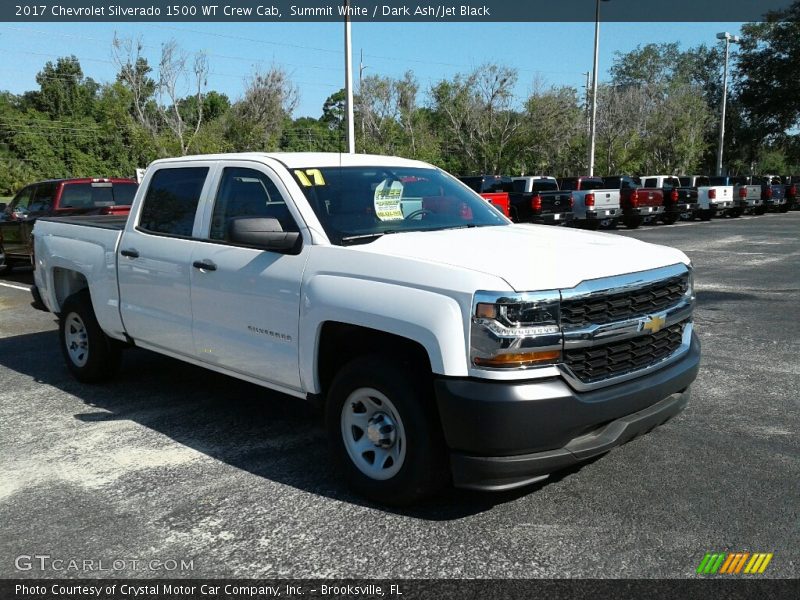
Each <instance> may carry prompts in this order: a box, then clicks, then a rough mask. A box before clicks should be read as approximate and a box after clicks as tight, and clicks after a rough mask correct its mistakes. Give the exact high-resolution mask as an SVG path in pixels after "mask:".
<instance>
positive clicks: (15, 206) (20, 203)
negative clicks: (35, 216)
mask: <svg viewBox="0 0 800 600" xmlns="http://www.w3.org/2000/svg"><path fill="white" fill-rule="evenodd" d="M34 189H36V186H33V185H32V186H30V187H26V188H25V189H23V190H22V191H21V192H20V193H19V194H17V196H16V198H14V199H13V200H12V201H11V204H9V205H8V208H7V209H6V213H7V215H8V216H9V217H10V218H12V219H15V218H20V217H24V216H25V215H27V214H28V205H30V203H31V198H32V197H33V191H34Z"/></svg>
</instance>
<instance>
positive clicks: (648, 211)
mask: <svg viewBox="0 0 800 600" xmlns="http://www.w3.org/2000/svg"><path fill="white" fill-rule="evenodd" d="M622 212H623V213H624V214H625V215H626V216H628V215H639V216H640V217H651V216H655V215H660V214H661V213H663V212H664V207H663V206H637V207H636V208H626V209H625V210H623V211H622Z"/></svg>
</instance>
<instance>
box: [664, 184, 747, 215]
mask: <svg viewBox="0 0 800 600" xmlns="http://www.w3.org/2000/svg"><path fill="white" fill-rule="evenodd" d="M679 179H680V182H681V185H682V186H684V187H689V188H695V189H696V190H697V209H696V210H695V214H694V216H696V217H700V220H701V221H710V220H711V217H714V216H718V217H721V216H723V215H730V216H731V217H738V216H739V215H741V214H742V210H741V207H740V205H739V203H740V201H741V199H740V198H739V196H735V194H734V192H735V190H734V187H733V185H728V184H727V183H724V182H725V181H727V180H725V179H717V180H716V181H715V182H714V183H712V181H711V178H709V177H706V176H705V175H687V176H683V177H680V178H679Z"/></svg>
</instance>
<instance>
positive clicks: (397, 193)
mask: <svg viewBox="0 0 800 600" xmlns="http://www.w3.org/2000/svg"><path fill="white" fill-rule="evenodd" d="M293 175H294V177H295V179H296V180H297V183H298V184H300V187H301V189H302V190H303V192H304V193H305V195H306V198H307V199H308V202H309V204H310V205H311V207H312V208H313V209H314V212H315V213H316V214H317V217H318V218H319V220H320V222H321V223H322V227H323V228H324V229H325V233H326V234H328V238H330V240H331V242H332V243H334V244H337V245H347V244H353V243H366V242H370V241H372V240H374V239H376V238H378V237H380V236H382V235H386V234H389V233H403V232H409V231H436V230H441V229H456V228H462V227H484V226H490V225H507V224H508V223H509V222H508V221H507V220H506V219H505V218H504V217H503V216H502V215H501V214H500V213H499V212H498V211H497V210H496V209H494V208H492V206H491V205H490V204H489V203H488V202H486V200H484V199H483V198H481V197H480V196H478V195H477V194H475V193H474V192H471V191H470V190H468V189H467V188H465V187H464V186H463V185H461V184H460V183H459V182H458V181H457V180H456V179H455V178H453V177H451V176H450V175H447V174H446V173H444V172H442V171H439V170H437V169H425V168H408V167H329V168H323V169H295V170H294V171H293Z"/></svg>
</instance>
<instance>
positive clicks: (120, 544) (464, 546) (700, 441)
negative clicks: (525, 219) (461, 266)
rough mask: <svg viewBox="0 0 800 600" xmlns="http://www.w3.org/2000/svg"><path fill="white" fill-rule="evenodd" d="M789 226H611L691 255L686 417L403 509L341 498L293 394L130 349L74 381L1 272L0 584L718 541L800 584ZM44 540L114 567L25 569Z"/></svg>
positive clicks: (599, 565)
mask: <svg viewBox="0 0 800 600" xmlns="http://www.w3.org/2000/svg"><path fill="white" fill-rule="evenodd" d="M799 232H800V212H793V213H789V214H785V215H771V214H770V215H765V216H763V217H751V218H741V219H721V220H714V221H712V222H710V223H700V222H697V223H691V224H683V223H682V224H678V225H674V226H654V227H643V228H641V229H638V230H635V231H624V230H620V231H618V232H617V233H616V235H625V236H633V237H636V238H639V239H642V240H645V241H648V242H653V243H658V244H667V245H671V246H676V247H678V248H680V249H681V250H683V251H685V252H686V253H687V254H688V255H689V256H690V257H691V258H692V260H693V262H694V264H695V267H696V283H697V290H698V292H697V301H698V304H697V311H696V318H695V321H696V328H697V330H698V333H699V335H700V338H701V341H702V344H703V363H702V367H701V372H700V375H699V377H698V380H697V382H696V384H695V386H694V388H693V396H692V400H691V402H690V404H689V406H688V408H687V409H686V411H685V412H684V413H683V414H682V415H680V416H679V417H677V418H676V419H674V420H672V421H670V422H668V423H667V424H666V425H664V426H662V427H659V428H657V429H655V430H654V431H652V432H651V433H650V434H648V435H646V436H644V437H641V438H638V439H636V440H633V441H632V442H630V443H629V444H627V445H625V446H623V447H621V448H618V449H616V450H614V451H613V452H611V453H609V454H607V455H605V456H603V457H601V458H599V459H596V460H594V461H592V462H590V463H588V464H585V465H584V466H582V467H581V468H579V469H573V470H571V471H568V472H565V473H559V474H556V475H554V476H553V477H551V478H550V479H549V480H548V481H545V482H543V483H542V484H538V485H535V486H532V487H528V488H525V489H523V490H519V491H516V492H513V493H503V494H488V493H477V492H475V493H473V492H469V493H467V492H463V491H453V492H451V493H449V494H447V495H445V496H444V497H442V498H439V499H437V500H435V501H432V502H430V503H428V504H425V505H423V506H419V507H416V508H413V509H409V510H387V509H385V508H382V507H378V506H374V505H370V504H367V503H365V502H363V501H361V500H360V499H359V498H357V497H355V496H353V495H352V494H350V493H349V492H348V491H347V490H346V489H345V488H344V487H343V485H342V483H341V481H340V479H339V478H338V476H337V475H336V474H335V473H334V472H333V471H332V468H331V463H330V461H329V458H328V454H327V451H326V441H325V437H324V432H323V429H322V426H321V423H320V419H319V417H318V415H317V414H316V413H315V412H314V411H313V410H311V409H310V408H308V407H306V406H305V405H303V404H302V403H299V401H297V400H295V399H292V398H289V397H286V396H282V395H279V394H276V393H272V392H270V391H267V390H264V389H262V388H259V387H256V386H253V385H250V384H246V383H242V382H239V381H236V380H233V379H230V378H227V377H224V376H222V375H217V374H215V373H212V372H210V371H206V370H203V369H200V368H196V367H193V366H190V365H187V364H184V363H181V362H178V361H175V360H172V359H169V358H165V357H162V356H159V355H156V354H151V353H148V352H145V351H142V350H131V351H129V352H127V353H126V355H125V358H124V361H123V367H122V370H121V373H120V376H119V377H118V378H117V379H116V380H115V381H113V382H111V383H108V384H103V385H99V386H88V385H83V384H80V383H78V382H76V381H75V380H74V379H73V378H72V377H71V376H70V375H69V373H68V372H67V370H66V368H65V366H64V364H63V361H62V358H61V355H60V352H59V349H58V335H57V331H56V324H55V320H54V317H53V316H52V315H49V314H47V313H42V312H38V311H35V310H33V309H32V308H31V307H30V296H29V294H27V293H26V292H25V291H24V288H25V286H26V285H29V284H30V283H31V275H30V273H20V274H2V275H0V472H2V475H1V476H0V522H1V523H3V535H2V537H0V577H42V576H44V577H64V576H67V577H97V576H112V575H113V576H117V577H164V576H172V577H264V578H267V577H374V578H402V577H413V578H425V577H470V578H473V577H482V578H495V577H497V578H504V577H515V578H523V577H525V578H527V577H645V578H655V577H693V576H695V575H694V573H695V569H696V568H697V566H698V564H699V563H700V561H701V559H702V558H703V555H704V554H705V553H706V552H712V551H728V552H736V551H747V552H771V553H774V558H773V559H772V562H771V563H770V565H769V568H768V569H767V571H766V573H765V575H764V576H772V577H797V576H798V574H800V569H798V563H799V561H800V514H799V513H800V495H799V494H798V481H800V436H798V433H799V432H800V427H798V424H800V416H799V415H800V411H799V410H798V408H800V400H799V399H798V398H799V395H800V319H798V317H797V313H798V302H800V235H799ZM612 235H613V234H612ZM498 260H500V258H499V255H498ZM532 268H534V265H532ZM224 308H225V307H223V309H224ZM227 308H228V309H230V310H235V309H236V307H227ZM35 554H40V555H41V554H46V555H50V556H51V557H52V558H53V559H64V560H70V559H75V560H78V561H84V560H94V561H103V565H104V566H105V567H106V568H107V569H109V570H104V571H98V570H97V568H98V563H97V562H95V563H93V569H94V570H91V569H90V570H88V571H85V570H82V569H79V570H66V571H65V570H61V571H59V570H54V569H53V568H52V565H49V567H48V568H46V569H45V570H44V571H41V570H40V569H39V565H38V564H34V565H33V568H31V570H26V571H19V570H17V568H16V567H15V561H16V558H17V557H18V556H20V555H35ZM115 560H116V561H124V565H123V563H120V562H117V563H116V566H120V565H123V567H122V568H121V569H119V570H113V568H112V561H115ZM170 560H175V561H178V562H177V565H178V568H177V569H175V570H167V569H166V567H164V566H163V565H164V563H166V564H167V565H168V566H169V567H172V566H174V563H170V562H168V561H170ZM181 560H183V561H185V567H186V568H184V569H182V568H181V566H180V561H181ZM133 561H138V562H136V563H134V562H133ZM151 561H156V562H155V563H152V562H151ZM65 564H66V563H65ZM160 565H161V566H160Z"/></svg>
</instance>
